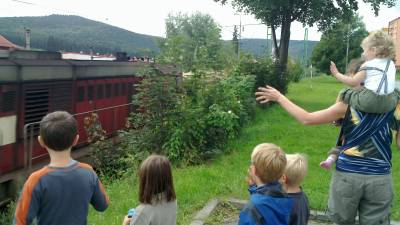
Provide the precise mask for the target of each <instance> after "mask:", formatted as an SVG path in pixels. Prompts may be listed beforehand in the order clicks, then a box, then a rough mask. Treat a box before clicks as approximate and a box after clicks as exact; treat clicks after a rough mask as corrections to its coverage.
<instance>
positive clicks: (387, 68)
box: [320, 31, 399, 169]
mask: <svg viewBox="0 0 400 225" xmlns="http://www.w3.org/2000/svg"><path fill="white" fill-rule="evenodd" d="M361 47H362V48H363V58H364V59H365V62H364V63H363V64H362V65H361V67H360V69H359V70H358V71H357V72H356V73H355V74H354V75H353V76H345V75H343V74H341V73H340V72H339V71H338V69H337V68H336V65H335V63H333V62H331V73H332V75H333V76H334V77H336V78H337V79H338V80H339V81H341V82H342V83H344V84H346V85H349V86H350V87H352V88H346V89H344V90H342V91H341V92H340V94H339V100H340V101H342V102H344V103H346V104H348V105H350V106H351V107H353V108H354V109H356V110H359V111H362V112H366V113H387V112H390V111H392V110H394V109H395V108H396V106H397V102H398V99H399V97H398V93H397V91H395V80H396V67H395V65H394V62H393V61H392V59H393V58H394V54H395V47H394V42H393V39H392V38H391V37H390V36H389V35H388V34H386V33H385V32H383V31H376V32H372V33H370V34H369V35H368V36H367V37H366V38H365V39H364V40H363V41H362V43H361ZM337 155H338V152H337V151H331V153H330V155H329V157H328V158H327V159H326V160H325V161H323V162H321V164H320V166H321V167H323V168H325V169H330V168H331V166H332V164H333V163H334V162H335V161H336V159H337Z"/></svg>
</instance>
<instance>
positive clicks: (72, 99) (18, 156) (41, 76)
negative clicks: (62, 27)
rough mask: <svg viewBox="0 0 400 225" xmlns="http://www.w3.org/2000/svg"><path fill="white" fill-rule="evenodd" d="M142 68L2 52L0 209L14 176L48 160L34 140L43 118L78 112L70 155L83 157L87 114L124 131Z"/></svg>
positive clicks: (40, 53)
mask: <svg viewBox="0 0 400 225" xmlns="http://www.w3.org/2000/svg"><path fill="white" fill-rule="evenodd" d="M144 67H145V63H143V62H127V61H121V62H120V61H74V60H62V59H61V54H60V53H58V52H44V51H0V205H1V203H2V201H4V200H5V199H6V198H7V197H8V196H9V195H10V192H12V188H10V187H11V186H12V183H13V180H15V179H16V177H18V176H20V175H21V173H23V174H26V171H29V172H31V168H30V166H31V165H33V169H34V167H35V165H38V164H39V163H40V162H43V161H45V160H46V159H47V158H48V155H47V152H46V150H45V149H43V148H40V147H39V145H38V144H37V141H36V136H37V133H38V125H39V124H38V123H37V122H38V121H40V120H41V118H42V117H43V116H44V115H46V114H47V113H48V112H51V111H55V110H65V111H68V112H71V113H72V114H76V118H77V121H78V126H79V131H78V132H79V136H80V142H79V145H78V147H77V148H76V149H74V150H73V154H75V155H78V156H82V155H85V154H86V152H87V151H86V152H85V151H84V148H79V147H82V146H85V145H87V133H86V130H85V129H84V126H83V123H84V119H85V117H87V116H88V114H87V113H86V112H90V111H96V113H97V115H98V116H99V120H100V122H101V124H102V128H103V129H104V130H105V131H106V132H107V134H108V135H112V134H113V133H115V132H116V131H117V130H119V129H121V128H123V127H124V124H125V121H126V117H127V116H128V114H129V112H130V110H131V105H130V104H129V103H130V102H131V96H132V94H133V93H134V92H135V84H137V83H138V82H139V81H140V79H141V78H140V77H139V76H137V74H138V72H139V71H143V68H144ZM153 68H156V67H154V66H153ZM24 128H25V129H24ZM24 136H25V138H24ZM27 146H29V147H27ZM27 167H29V168H27Z"/></svg>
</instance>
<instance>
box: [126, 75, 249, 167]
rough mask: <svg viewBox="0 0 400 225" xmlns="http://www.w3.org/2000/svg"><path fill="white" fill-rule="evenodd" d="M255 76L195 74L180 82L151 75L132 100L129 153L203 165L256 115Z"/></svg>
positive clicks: (219, 151) (220, 150) (169, 77)
mask: <svg viewBox="0 0 400 225" xmlns="http://www.w3.org/2000/svg"><path fill="white" fill-rule="evenodd" d="M253 90H254V77H252V76H241V75H239V74H237V73H233V74H231V75H222V74H217V73H206V72H205V71H200V70H197V71H195V73H194V74H193V75H192V76H190V77H187V78H184V79H183V81H182V82H181V83H180V84H177V82H176V79H175V77H171V76H159V75H157V74H152V75H149V76H147V77H146V78H145V79H144V80H143V82H142V83H141V84H140V86H139V92H138V94H136V95H135V96H134V102H135V104H137V105H140V107H141V109H142V110H139V111H138V112H134V113H132V115H131V117H130V120H129V123H130V126H131V128H132V129H131V130H130V131H129V132H128V133H127V134H126V135H127V136H129V145H128V146H127V148H129V149H130V150H129V152H131V154H133V155H136V154H138V153H139V152H141V153H140V154H144V155H146V154H150V153H153V152H156V153H160V154H165V155H167V156H168V157H169V158H170V160H171V161H173V162H175V163H178V164H179V163H180V164H194V163H199V162H201V161H203V160H205V159H209V158H211V157H213V156H214V155H216V154H219V153H221V152H223V151H224V150H225V146H226V142H227V140H228V139H229V138H233V137H235V136H236V135H237V134H238V133H239V130H240V127H241V125H242V124H243V123H245V122H246V121H248V120H249V119H250V118H251V117H252V115H253V114H254V110H255V109H254V108H255V103H254V97H253Z"/></svg>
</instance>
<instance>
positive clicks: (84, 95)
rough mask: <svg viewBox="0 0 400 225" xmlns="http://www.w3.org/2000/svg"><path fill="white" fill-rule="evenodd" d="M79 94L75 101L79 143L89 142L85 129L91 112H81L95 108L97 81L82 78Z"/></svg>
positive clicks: (78, 86) (78, 83) (79, 83)
mask: <svg viewBox="0 0 400 225" xmlns="http://www.w3.org/2000/svg"><path fill="white" fill-rule="evenodd" d="M76 90H77V93H76V94H77V96H76V98H75V99H76V101H75V114H79V115H78V116H76V120H77V122H78V124H79V125H81V126H78V134H79V142H78V143H79V144H83V143H85V144H86V143H87V138H88V136H87V132H86V130H85V118H86V120H87V118H89V117H90V114H87V113H86V114H80V113H84V112H89V111H93V110H95V108H96V106H95V90H96V82H95V81H91V80H81V81H78V82H77V88H76Z"/></svg>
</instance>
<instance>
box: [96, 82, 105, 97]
mask: <svg viewBox="0 0 400 225" xmlns="http://www.w3.org/2000/svg"><path fill="white" fill-rule="evenodd" d="M102 98H104V85H102V84H99V85H97V99H102Z"/></svg>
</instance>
